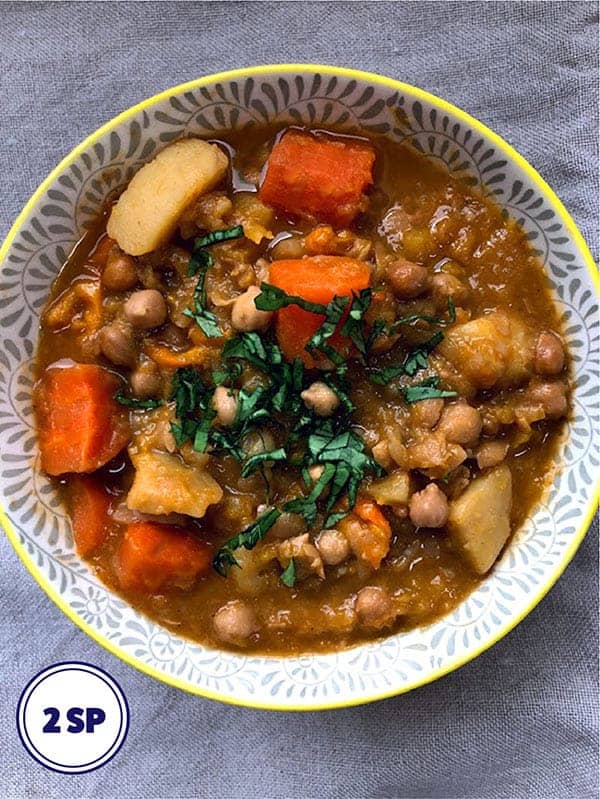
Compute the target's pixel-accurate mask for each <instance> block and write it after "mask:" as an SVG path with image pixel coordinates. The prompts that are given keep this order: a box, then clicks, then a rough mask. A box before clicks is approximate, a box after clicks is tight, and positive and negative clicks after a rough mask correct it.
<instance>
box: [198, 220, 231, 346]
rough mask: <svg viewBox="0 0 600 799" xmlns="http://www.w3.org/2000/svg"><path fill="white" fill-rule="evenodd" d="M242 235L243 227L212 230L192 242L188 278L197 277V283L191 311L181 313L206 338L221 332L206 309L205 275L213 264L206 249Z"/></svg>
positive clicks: (210, 312) (216, 335)
mask: <svg viewBox="0 0 600 799" xmlns="http://www.w3.org/2000/svg"><path fill="white" fill-rule="evenodd" d="M243 235H244V229H243V227H242V226H241V225H236V226H235V227H231V228H226V229H225V230H214V231H212V232H211V233H208V234H207V235H206V236H203V237H202V238H197V239H195V240H194V249H193V251H192V257H191V258H190V262H189V264H188V275H189V276H190V277H193V276H194V275H198V282H197V284H196V288H195V289H194V308H193V310H192V309H190V308H186V309H185V310H184V311H183V313H184V315H185V316H189V317H190V319H193V320H194V322H196V324H197V325H198V327H199V328H200V330H202V332H203V333H204V335H205V336H207V338H220V337H221V336H222V335H223V332H222V330H221V328H220V327H219V323H218V320H217V317H216V316H215V315H214V313H212V311H209V310H208V309H207V308H206V274H207V272H208V270H209V269H210V267H211V266H212V265H213V263H214V261H213V257H212V255H211V254H210V253H209V252H208V250H206V247H210V246H211V245H212V244H219V243H221V242H223V241H230V240H231V239H239V238H240V237H241V236H243Z"/></svg>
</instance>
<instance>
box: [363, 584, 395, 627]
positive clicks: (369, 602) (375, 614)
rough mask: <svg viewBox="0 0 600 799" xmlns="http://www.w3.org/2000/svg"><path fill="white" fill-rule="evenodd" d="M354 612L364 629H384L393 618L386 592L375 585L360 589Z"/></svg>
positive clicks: (390, 603)
mask: <svg viewBox="0 0 600 799" xmlns="http://www.w3.org/2000/svg"><path fill="white" fill-rule="evenodd" d="M354 610H355V611H356V614H357V616H358V618H359V620H360V622H361V623H362V624H363V625H364V626H365V627H385V625H386V624H388V623H389V622H390V621H391V619H392V618H393V605H392V600H391V599H390V596H389V594H388V593H387V591H384V590H383V588H379V587H378V586H376V585H367V586H365V588H361V589H360V591H359V592H358V594H357V595H356V601H355V603H354Z"/></svg>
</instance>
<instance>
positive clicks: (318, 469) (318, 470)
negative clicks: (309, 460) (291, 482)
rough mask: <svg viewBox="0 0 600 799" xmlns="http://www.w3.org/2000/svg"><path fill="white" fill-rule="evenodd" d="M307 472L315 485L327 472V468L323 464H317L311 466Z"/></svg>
mask: <svg viewBox="0 0 600 799" xmlns="http://www.w3.org/2000/svg"><path fill="white" fill-rule="evenodd" d="M307 471H308V475H309V477H310V479H311V480H312V481H313V483H316V482H317V480H318V479H319V477H320V476H321V475H322V474H323V472H324V471H325V467H324V466H323V464H322V463H315V464H313V465H312V466H309V467H308V470H307Z"/></svg>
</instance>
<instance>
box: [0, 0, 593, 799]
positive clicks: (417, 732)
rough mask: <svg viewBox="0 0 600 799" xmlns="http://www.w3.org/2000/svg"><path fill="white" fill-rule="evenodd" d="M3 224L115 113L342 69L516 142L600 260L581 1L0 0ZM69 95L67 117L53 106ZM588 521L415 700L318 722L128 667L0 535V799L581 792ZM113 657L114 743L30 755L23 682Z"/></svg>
mask: <svg viewBox="0 0 600 799" xmlns="http://www.w3.org/2000/svg"><path fill="white" fill-rule="evenodd" d="M0 22H1V25H0V30H1V33H0V37H1V46H0V87H1V89H2V91H1V93H0V97H1V99H2V107H1V116H2V136H1V137H0V176H1V190H0V236H1V237H4V235H5V234H6V233H7V231H8V229H9V226H10V224H11V223H12V221H13V219H14V217H15V216H16V214H17V212H18V211H19V210H20V208H21V207H22V206H23V204H24V202H25V201H26V199H27V198H28V197H29V195H30V194H31V192H32V191H33V190H34V189H35V187H36V186H37V185H38V183H39V182H40V181H41V180H42V178H43V177H45V175H46V174H47V173H48V171H49V170H50V169H51V168H52V167H53V166H54V165H55V164H56V163H57V161H58V160H59V159H60V158H62V157H63V156H64V155H65V154H66V153H67V152H68V151H69V150H70V149H71V148H72V147H73V146H74V145H75V144H77V143H78V142H79V141H80V140H81V139H82V138H83V137H84V136H86V135H87V134H88V133H90V132H91V131H93V130H94V129H95V128H96V127H97V126H98V125H100V124H101V123H103V122H105V121H106V120H107V119H109V118H110V117H112V116H113V115H114V114H116V113H117V112H119V111H121V110H123V109H125V108H127V107H128V106H130V105H131V104H133V103H136V102H138V101H139V100H141V99H143V98H144V97H146V96H148V95H151V94H154V93H155V92H157V91H159V90H162V89H165V88H167V87H169V86H172V85H174V84H176V83H180V82H182V81H185V80H189V79H191V78H194V77H197V76H199V75H203V74H207V73H210V72H215V71H218V70H223V69H227V68H231V67H239V66H244V65H252V64H257V63H273V62H285V61H306V62H308V61H311V62H325V63H333V64H341V65H346V66H354V67H358V68H363V69H366V70H372V71H376V72H380V73H382V74H384V75H390V76H392V77H396V78H399V79H401V80H404V81H407V82H409V83H414V84H416V85H418V86H422V87H423V88H425V89H428V90H430V91H432V92H434V93H436V94H439V95H440V96H442V97H445V98H447V99H448V100H450V101H452V102H454V103H456V104H457V105H459V106H461V107H462V108H464V109H466V110H467V111H469V112H471V113H472V114H474V115H475V116H477V117H479V118H480V119H481V120H483V121H484V122H486V123H487V124H488V125H490V126H491V127H492V128H494V130H496V131H498V132H499V133H500V134H501V135H502V136H504V137H505V138H506V139H507V140H508V141H509V142H511V143H512V144H513V145H514V146H515V147H516V148H517V149H518V150H519V151H520V152H521V153H522V154H523V155H524V156H525V157H526V158H527V159H528V160H529V161H531V163H532V164H534V166H536V167H537V169H538V170H539V171H540V172H541V174H542V175H543V176H544V177H545V178H546V179H547V180H548V181H549V182H550V183H551V185H552V186H553V187H554V188H555V189H556V191H557V192H558V194H559V195H560V196H561V198H562V199H563V201H564V202H565V204H566V206H567V208H568V209H569V210H570V211H571V213H572V214H573V216H574V217H575V220H576V222H577V223H578V225H579V227H580V229H581V230H582V232H583V234H584V236H585V237H586V239H587V241H588V243H589V244H590V246H591V247H592V249H593V252H594V254H595V256H596V257H597V254H598V240H597V228H598V215H597V201H598V185H597V173H598V163H597V147H596V145H597V137H598V118H597V103H598V96H597V87H596V84H597V66H598V43H597V36H598V29H597V18H596V4H595V3H581V2H570V3H551V2H544V3H534V2H530V3H523V4H521V3H516V4H512V3H422V2H418V3H302V2H299V3H289V4H286V3H256V4H254V3H233V2H232V3H210V4H205V3H183V4H176V3H169V4H155V3H147V4H137V3H133V4H113V3H87V4H54V3H49V4H37V3H0ZM67 109H69V110H68V111H67ZM597 530H598V527H597V521H596V522H595V525H594V529H593V530H592V531H591V532H590V533H589V534H588V536H587V538H586V540H585V541H584V543H583V545H582V547H581V549H580V550H579V552H578V554H577V555H576V557H575V559H574V561H573V562H572V564H571V565H570V566H569V568H568V569H567V571H566V573H565V575H564V576H563V577H562V579H561V580H560V581H559V583H558V584H557V586H556V587H555V588H554V589H553V590H552V591H551V593H550V594H549V595H548V597H547V598H546V599H544V601H543V602H542V603H541V605H540V606H539V607H538V608H537V609H536V610H535V611H534V612H533V613H531V615H530V616H529V617H528V618H527V619H526V620H525V621H524V622H523V623H522V624H520V625H519V627H518V628H517V629H516V630H515V631H514V632H513V633H511V634H510V635H509V636H508V637H507V638H505V639H504V640H503V641H501V642H500V643H499V644H497V645H496V646H495V647H493V649H491V650H489V651H488V652H486V653H485V654H483V655H482V656H481V657H479V658H478V659H477V660H476V661H475V662H473V663H470V664H469V665H467V666H465V667H463V668H462V669H460V670H459V671H458V672H455V673H453V674H451V675H449V676H448V677H446V678H444V679H442V680H440V681H439V682H436V683H434V684H432V685H428V686H426V687H424V688H421V689H419V690H417V691H415V692H413V693H411V694H408V695H405V696H400V697H397V698H395V699H390V700H387V701H385V702H380V703H377V704H374V705H370V706H366V707H362V708H361V707H359V708H354V709H348V710H342V711H336V712H320V713H312V714H299V713H286V714H273V713H267V712H262V711H254V710H247V709H244V708H235V707H227V706H225V705H221V704H218V703H216V702H210V701H207V700H203V699H200V698H197V697H193V696H189V695H186V694H184V693H181V692H179V691H177V690H175V689H173V688H169V687H167V686H166V685H162V684H160V683H158V682H156V681H154V680H152V679H151V678H150V677H147V676H145V675H143V674H140V673H138V672H137V671H135V670H134V669H133V668H130V667H129V666H126V665H125V664H124V663H121V662H120V661H119V660H117V659H116V658H114V657H113V656H111V655H110V654H109V653H107V652H106V651H104V650H103V649H101V648H100V647H99V646H98V645H96V644H95V643H93V642H92V641H91V640H90V639H88V638H87V637H86V636H85V635H84V633H82V632H80V631H79V630H78V629H76V628H75V627H74V625H73V624H72V623H71V622H70V621H69V620H68V619H67V618H66V617H65V616H63V615H62V614H61V612H60V611H59V610H58V609H57V608H56V607H55V606H54V605H53V604H52V603H51V602H50V601H49V600H48V599H47V598H46V596H45V595H44V594H42V592H41V591H40V589H39V588H38V587H37V585H35V583H34V581H33V579H32V578H31V577H30V576H29V575H28V574H27V572H26V571H25V569H24V568H23V566H22V565H21V563H20V562H19V561H18V560H17V557H16V555H15V554H14V552H13V551H12V549H11V547H10V545H9V544H8V542H7V541H6V540H5V539H4V538H3V537H2V538H0V557H1V558H2V572H3V573H2V580H1V588H0V590H1V593H2V601H1V603H0V636H1V639H2V654H1V656H0V657H1V663H2V672H1V684H0V690H1V700H2V721H3V727H2V739H3V747H2V756H1V757H0V797H2V799H12V797H34V796H35V797H43V799H53V798H54V797H61V799H82V797H97V798H98V799H112V797H114V798H115V799H117V798H118V799H129V797H131V798H132V799H134V798H135V799H137V798H138V797H144V799H145V798H146V797H148V798H151V797H157V799H166V798H167V797H169V798H170V797H173V798H174V799H184V797H209V796H211V797H212V796H216V797H234V796H243V797H245V798H248V799H250V798H253V797H257V798H260V799H263V798H264V799H271V797H272V798H273V799H279V798H280V797H293V798H294V799H301V798H302V797H310V799H312V797H319V799H326V798H327V797H340V798H342V797H343V798H344V799H346V798H349V799H354V798H357V799H358V798H359V797H360V798H362V797H377V798H378V799H384V797H385V798H388V797H389V798H390V799H391V798H392V797H393V798H394V799H396V798H398V799H400V797H411V798H412V797H440V798H441V797H460V798H461V799H462V798H463V797H465V798H466V797H499V798H500V797H501V798H502V799H507V798H508V797H518V798H519V799H521V797H544V799H545V798H546V797H576V798H577V799H579V798H580V797H595V796H597V793H598V782H597V780H598V777H597V731H598V728H597V716H598V692H597V652H598V633H597V612H598V580H597V578H598V565H597ZM66 659H74V660H86V661H90V662H92V663H96V664H97V665H99V666H101V667H103V668H105V669H107V670H108V671H109V672H110V673H112V674H113V675H114V676H115V677H116V678H117V680H118V681H119V682H120V684H121V685H122V686H123V688H124V690H125V692H126V695H127V697H128V699H129V702H130V705H131V711H132V719H131V730H130V733H129V738H128V741H127V743H126V745H125V747H124V748H123V750H122V751H121V752H120V754H119V755H118V756H117V757H116V758H115V759H114V760H113V761H112V762H111V763H110V764H109V765H107V766H106V767H104V768H102V769H100V770H99V771H96V772H92V773H90V774H87V775H83V776H63V775H59V774H54V773H51V772H49V771H46V770H44V769H43V768H42V767H41V766H38V765H37V764H36V763H35V762H34V761H32V760H31V759H30V758H29V756H28V755H27V754H26V752H25V751H24V750H23V749H22V747H21V745H20V743H19V740H18V738H17V735H16V732H15V729H14V720H13V719H14V709H15V705H16V702H17V699H18V697H19V694H20V692H21V690H22V688H23V687H24V685H25V683H26V682H27V680H29V679H30V677H32V676H33V675H34V674H35V673H36V672H37V671H39V670H40V669H41V668H43V667H44V666H46V665H48V664H50V663H53V662H56V661H60V660H66Z"/></svg>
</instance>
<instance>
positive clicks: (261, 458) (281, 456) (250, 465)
mask: <svg viewBox="0 0 600 799" xmlns="http://www.w3.org/2000/svg"><path fill="white" fill-rule="evenodd" d="M285 460H287V453H286V451H285V449H284V448H283V447H279V448H278V449H273V450H271V451H269V452H259V453H258V454H257V455H251V456H250V457H249V458H248V459H247V460H246V461H245V463H244V466H243V468H242V477H248V476H249V475H251V474H252V473H253V472H255V471H256V470H257V469H259V468H261V467H262V466H265V465H266V464H268V463H275V462H276V461H285Z"/></svg>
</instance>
